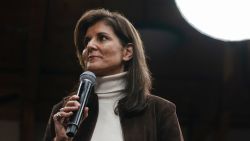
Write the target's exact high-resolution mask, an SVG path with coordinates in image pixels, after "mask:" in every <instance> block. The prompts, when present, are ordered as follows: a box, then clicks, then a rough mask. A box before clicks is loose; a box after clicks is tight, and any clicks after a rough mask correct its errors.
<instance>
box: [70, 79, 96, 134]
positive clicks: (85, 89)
mask: <svg viewBox="0 0 250 141" xmlns="http://www.w3.org/2000/svg"><path fill="white" fill-rule="evenodd" d="M92 87H93V85H92V83H91V81H89V80H87V79H84V83H82V82H81V83H80V86H79V89H78V96H79V98H80V99H79V102H80V108H79V110H77V111H76V112H75V113H74V114H73V115H72V117H71V119H70V120H69V123H68V126H67V130H66V135H67V136H68V137H74V136H75V134H76V132H77V130H78V128H79V125H80V122H81V119H82V117H83V115H82V114H83V111H84V108H85V107H86V105H87V102H88V97H89V95H90V93H91V89H92Z"/></svg>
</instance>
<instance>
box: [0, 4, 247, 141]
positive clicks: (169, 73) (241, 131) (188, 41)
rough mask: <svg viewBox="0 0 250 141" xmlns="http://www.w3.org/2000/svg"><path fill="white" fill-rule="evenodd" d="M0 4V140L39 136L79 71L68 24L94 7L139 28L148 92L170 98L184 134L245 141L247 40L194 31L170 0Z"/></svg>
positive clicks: (34, 140)
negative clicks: (118, 15)
mask: <svg viewBox="0 0 250 141" xmlns="http://www.w3.org/2000/svg"><path fill="white" fill-rule="evenodd" d="M0 7H1V8H0V16H1V18H0V19H1V22H0V25H1V26H0V31H1V32H0V41H1V48H0V49H1V50H0V140H1V141H40V140H42V137H43V133H44V131H45V127H46V124H47V121H48V118H49V115H50V112H51V109H52V106H53V105H54V104H56V103H57V102H59V101H60V100H61V99H62V98H63V97H64V96H66V95H67V94H68V92H69V91H70V90H71V89H72V88H73V86H74V85H75V83H76V82H77V81H78V79H79V75H80V74H81V68H80V66H79V65H78V61H77V58H76V56H75V50H74V45H73V30H74V26H75V24H76V22H77V20H78V18H79V17H80V16H81V15H82V13H83V12H84V11H86V10H88V9H92V8H101V7H103V8H107V9H110V10H112V11H119V12H121V13H123V14H124V15H125V16H126V17H127V18H128V19H129V20H130V21H131V22H132V23H133V24H134V25H135V27H136V28H137V29H138V30H139V32H140V34H141V36H142V39H143V41H144V44H145V50H146V54H147V59H148V63H149V66H150V69H151V71H152V75H153V77H154V81H153V87H154V89H153V94H155V95H159V96H161V97H164V98H166V99H168V100H170V101H172V102H174V103H175V104H176V106H177V114H178V117H179V121H180V124H181V128H182V131H183V133H184V138H185V140H186V141H249V139H250V110H249V107H250V93H249V84H250V41H249V40H244V41H238V42H232V41H231V42H229V41H219V40H216V39H212V38H210V37H208V36H205V35H202V34H201V33H199V32H198V31H197V30H195V29H194V28H193V27H192V26H190V25H189V24H188V23H187V22H186V21H185V20H184V19H183V17H182V16H181V14H180V12H179V11H178V9H177V6H176V4H175V2H174V0H119V1H118V0H22V1H18V0H5V1H2V2H1V5H0ZM246 18H247V17H246Z"/></svg>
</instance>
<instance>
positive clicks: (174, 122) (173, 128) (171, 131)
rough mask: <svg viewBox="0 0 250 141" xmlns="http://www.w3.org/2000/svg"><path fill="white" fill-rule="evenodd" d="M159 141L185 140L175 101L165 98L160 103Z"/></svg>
mask: <svg viewBox="0 0 250 141" xmlns="http://www.w3.org/2000/svg"><path fill="white" fill-rule="evenodd" d="M157 107H158V110H159V112H158V116H157V117H158V118H157V119H158V131H157V134H158V135H157V139H158V141H184V139H183V135H182V131H181V128H180V124H179V121H178V117H177V114H176V106H175V104H174V103H172V102H170V101H167V100H165V99H163V100H161V101H160V102H159V104H158V106H157Z"/></svg>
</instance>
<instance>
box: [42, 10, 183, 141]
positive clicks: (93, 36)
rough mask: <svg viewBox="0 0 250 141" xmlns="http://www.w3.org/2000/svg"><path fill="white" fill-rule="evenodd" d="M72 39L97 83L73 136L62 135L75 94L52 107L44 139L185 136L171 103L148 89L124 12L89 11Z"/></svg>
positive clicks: (157, 140)
mask: <svg viewBox="0 0 250 141" xmlns="http://www.w3.org/2000/svg"><path fill="white" fill-rule="evenodd" d="M74 42H75V46H76V51H77V56H78V59H79V61H80V64H81V66H82V68H83V70H84V71H91V72H93V73H94V74H95V75H96V76H97V79H96V85H95V87H94V90H93V94H91V97H90V99H89V102H88V108H85V109H84V118H83V119H84V120H83V121H82V122H81V125H80V127H79V129H78V132H77V134H76V136H75V137H74V138H69V137H68V136H67V135H66V134H65V127H66V123H67V120H68V119H69V118H70V117H71V116H72V114H73V112H74V111H76V110H78V108H79V105H80V104H79V102H78V101H77V100H78V99H79V97H78V96H77V95H74V93H73V94H71V95H70V96H68V97H66V98H64V100H63V101H61V102H60V103H59V104H57V105H55V106H54V107H53V110H52V113H51V117H50V120H49V123H48V125H47V129H46V132H45V137H44V140H46V141H52V140H54V141H64V140H65V141H69V140H73V141H182V140H183V137H182V132H181V129H180V126H179V122H178V119H177V115H176V111H175V105H174V104H173V103H171V102H170V101H167V100H165V99H163V98H160V97H157V96H153V95H151V94H150V90H151V76H150V72H149V70H148V66H147V64H146V59H145V55H144V49H143V44H142V41H141V38H140V36H139V34H138V32H137V30H136V29H135V28H134V26H133V25H132V24H131V23H130V22H129V21H128V20H127V19H126V18H125V17H124V16H122V15H121V14H119V13H116V12H110V11H108V10H105V9H97V10H90V11H87V12H86V13H85V14H83V16H82V17H81V18H80V19H79V20H78V22H77V24H76V27H75V32H74Z"/></svg>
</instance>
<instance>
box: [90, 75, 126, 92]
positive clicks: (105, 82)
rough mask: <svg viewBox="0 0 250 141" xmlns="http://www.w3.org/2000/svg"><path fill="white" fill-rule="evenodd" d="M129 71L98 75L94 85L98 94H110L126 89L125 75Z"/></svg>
mask: <svg viewBox="0 0 250 141" xmlns="http://www.w3.org/2000/svg"><path fill="white" fill-rule="evenodd" d="M126 75H127V72H122V73H118V74H114V75H109V76H103V77H97V78H96V85H95V87H94V90H95V93H96V94H108V93H113V92H118V91H123V90H125V77H126Z"/></svg>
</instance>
